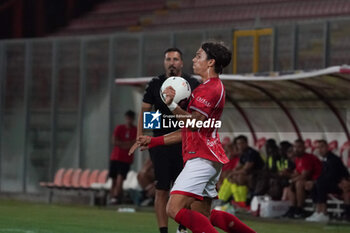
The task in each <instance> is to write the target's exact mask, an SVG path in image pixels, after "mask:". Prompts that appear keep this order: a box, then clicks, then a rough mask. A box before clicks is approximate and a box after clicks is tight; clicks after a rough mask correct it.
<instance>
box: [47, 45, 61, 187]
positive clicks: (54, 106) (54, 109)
mask: <svg viewBox="0 0 350 233" xmlns="http://www.w3.org/2000/svg"><path fill="white" fill-rule="evenodd" d="M58 46H59V45H58V42H57V40H54V41H53V44H52V58H51V59H52V61H51V62H52V70H51V111H50V112H51V119H50V124H51V135H50V136H51V147H50V165H49V178H50V179H49V180H53V178H54V174H55V161H56V146H57V142H56V140H57V73H58V67H57V61H58Z"/></svg>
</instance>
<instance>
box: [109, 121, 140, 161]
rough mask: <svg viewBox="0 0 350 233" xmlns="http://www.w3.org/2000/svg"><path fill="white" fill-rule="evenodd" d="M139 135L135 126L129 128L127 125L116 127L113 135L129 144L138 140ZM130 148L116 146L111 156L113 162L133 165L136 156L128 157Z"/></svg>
mask: <svg viewBox="0 0 350 233" xmlns="http://www.w3.org/2000/svg"><path fill="white" fill-rule="evenodd" d="M136 134H137V128H136V127H135V126H132V127H130V128H128V127H127V126H126V125H118V126H117V127H115V129H114V132H113V135H114V138H115V139H117V140H119V141H122V142H129V141H133V140H135V139H136ZM128 152H129V148H128V149H123V148H120V147H119V146H115V147H114V148H113V151H112V154H111V160H117V161H120V162H124V163H132V161H133V160H134V155H130V156H129V155H128Z"/></svg>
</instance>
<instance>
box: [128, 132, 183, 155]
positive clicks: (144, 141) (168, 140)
mask: <svg viewBox="0 0 350 233" xmlns="http://www.w3.org/2000/svg"><path fill="white" fill-rule="evenodd" d="M152 139H153V140H154V141H152ZM159 140H161V141H159ZM181 140H182V136H181V130H177V131H174V132H172V133H169V134H166V135H164V136H162V137H151V136H146V135H141V136H139V137H137V139H136V142H135V144H134V145H133V146H132V147H131V148H130V150H129V155H131V154H133V153H134V152H135V150H136V149H137V148H140V149H141V151H143V150H148V149H149V148H151V147H155V146H158V145H172V144H176V143H179V142H181Z"/></svg>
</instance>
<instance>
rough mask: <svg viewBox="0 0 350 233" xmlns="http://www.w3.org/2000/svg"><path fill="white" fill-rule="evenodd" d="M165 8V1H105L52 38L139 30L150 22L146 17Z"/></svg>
mask: <svg viewBox="0 0 350 233" xmlns="http://www.w3.org/2000/svg"><path fill="white" fill-rule="evenodd" d="M165 7H166V1H165V0H149V1H143V0H134V1H128V0H110V1H106V2H103V3H101V4H98V5H97V6H95V8H94V9H93V10H92V11H91V12H89V13H87V14H86V15H85V16H83V17H81V18H78V19H74V20H72V21H71V22H70V24H69V25H68V26H67V27H65V28H64V29H62V30H60V31H58V32H56V33H54V34H52V36H64V35H87V34H103V33H112V32H116V31H126V30H127V29H128V28H129V27H131V28H132V29H134V30H135V29H138V30H140V29H141V26H140V25H142V24H145V25H147V22H150V20H149V19H148V15H151V14H152V13H153V12H155V14H158V13H159V12H162V10H163V9H164V8H165Z"/></svg>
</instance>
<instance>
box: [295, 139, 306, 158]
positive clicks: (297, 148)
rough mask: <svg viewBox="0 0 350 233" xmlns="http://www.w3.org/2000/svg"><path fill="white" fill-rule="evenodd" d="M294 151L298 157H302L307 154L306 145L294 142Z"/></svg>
mask: <svg viewBox="0 0 350 233" xmlns="http://www.w3.org/2000/svg"><path fill="white" fill-rule="evenodd" d="M294 153H295V155H296V156H297V157H301V156H303V155H304V154H305V146H304V144H303V143H301V142H296V143H294Z"/></svg>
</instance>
